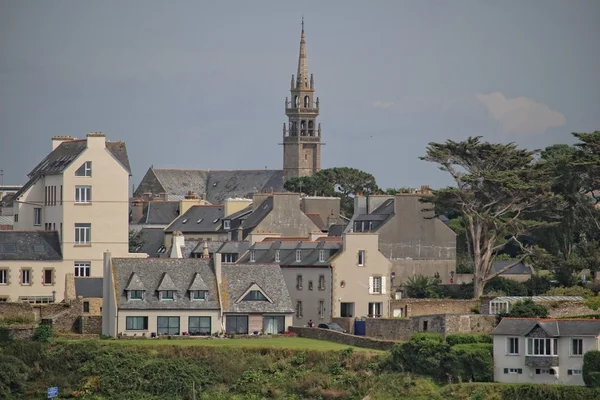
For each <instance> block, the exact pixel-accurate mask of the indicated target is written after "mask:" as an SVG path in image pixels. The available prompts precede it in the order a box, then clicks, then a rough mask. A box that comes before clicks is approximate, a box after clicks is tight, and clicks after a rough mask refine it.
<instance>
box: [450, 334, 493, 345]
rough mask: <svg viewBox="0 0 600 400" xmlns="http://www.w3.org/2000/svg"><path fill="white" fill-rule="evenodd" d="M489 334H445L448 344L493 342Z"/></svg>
mask: <svg viewBox="0 0 600 400" xmlns="http://www.w3.org/2000/svg"><path fill="white" fill-rule="evenodd" d="M493 342H494V341H493V338H492V336H491V335H485V334H472V333H456V334H454V335H448V336H446V343H448V344H449V345H450V346H455V345H457V344H471V343H493Z"/></svg>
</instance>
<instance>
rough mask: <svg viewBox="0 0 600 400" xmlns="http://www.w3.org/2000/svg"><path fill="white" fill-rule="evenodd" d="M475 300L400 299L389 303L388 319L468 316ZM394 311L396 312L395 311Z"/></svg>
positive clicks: (475, 303)
mask: <svg viewBox="0 0 600 400" xmlns="http://www.w3.org/2000/svg"><path fill="white" fill-rule="evenodd" d="M476 305H478V302H477V300H453V299H410V298H408V299H401V300H391V301H390V317H402V318H407V317H414V316H418V315H433V314H470V313H471V309H472V308H473V307H475V306H476ZM395 310H396V311H395Z"/></svg>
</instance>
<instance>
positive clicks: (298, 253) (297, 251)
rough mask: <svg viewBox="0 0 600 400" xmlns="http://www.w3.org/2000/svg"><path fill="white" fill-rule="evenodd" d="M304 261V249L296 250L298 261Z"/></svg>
mask: <svg viewBox="0 0 600 400" xmlns="http://www.w3.org/2000/svg"><path fill="white" fill-rule="evenodd" d="M300 261H302V250H296V262H300Z"/></svg>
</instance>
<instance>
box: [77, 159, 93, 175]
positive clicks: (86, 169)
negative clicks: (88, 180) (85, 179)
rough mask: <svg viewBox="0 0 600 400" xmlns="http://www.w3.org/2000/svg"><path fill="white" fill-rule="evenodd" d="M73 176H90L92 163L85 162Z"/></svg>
mask: <svg viewBox="0 0 600 400" xmlns="http://www.w3.org/2000/svg"><path fill="white" fill-rule="evenodd" d="M75 176H92V162H91V161H86V162H84V163H83V165H82V166H81V167H79V168H78V169H77V171H75Z"/></svg>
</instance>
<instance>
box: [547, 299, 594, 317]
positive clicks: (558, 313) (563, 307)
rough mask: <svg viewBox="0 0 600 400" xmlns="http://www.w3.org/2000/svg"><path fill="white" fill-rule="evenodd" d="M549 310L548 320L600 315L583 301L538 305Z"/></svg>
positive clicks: (551, 302) (553, 302) (552, 302)
mask: <svg viewBox="0 0 600 400" xmlns="http://www.w3.org/2000/svg"><path fill="white" fill-rule="evenodd" d="M538 304H541V305H543V306H544V307H546V308H547V309H548V318H561V317H575V316H578V315H589V314H600V311H598V310H596V311H594V310H592V309H591V308H589V307H587V306H586V305H585V304H584V303H583V301H550V302H541V303H538Z"/></svg>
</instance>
